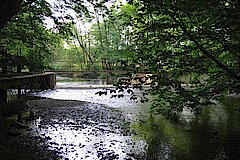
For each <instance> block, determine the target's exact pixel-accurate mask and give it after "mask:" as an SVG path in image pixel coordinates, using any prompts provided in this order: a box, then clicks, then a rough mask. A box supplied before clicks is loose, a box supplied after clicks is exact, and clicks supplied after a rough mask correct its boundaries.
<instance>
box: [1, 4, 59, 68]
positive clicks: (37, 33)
mask: <svg viewBox="0 0 240 160" xmlns="http://www.w3.org/2000/svg"><path fill="white" fill-rule="evenodd" d="M51 15H52V12H51V10H50V6H49V4H48V3H47V2H46V1H34V2H32V1H30V0H25V1H24V3H23V4H22V7H21V9H20V11H19V13H18V14H17V15H15V16H14V17H13V18H12V20H11V21H10V22H9V23H8V24H7V25H6V26H5V28H3V29H2V30H1V34H0V37H1V39H0V43H1V45H3V46H5V47H7V49H8V52H9V53H8V54H10V55H12V56H22V57H24V58H25V61H24V62H21V65H22V66H27V67H28V68H29V70H30V71H40V70H43V69H44V68H45V67H46V66H48V63H49V62H50V59H51V51H50V46H51V45H54V44H55V43H57V42H58V40H59V36H58V35H57V34H56V33H53V32H50V31H49V30H47V28H46V26H45V25H44V19H45V17H46V16H49V17H50V16H51ZM13 63H14V62H13Z"/></svg>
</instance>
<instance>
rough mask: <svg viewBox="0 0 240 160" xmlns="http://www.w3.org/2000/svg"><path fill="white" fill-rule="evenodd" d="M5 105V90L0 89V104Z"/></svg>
mask: <svg viewBox="0 0 240 160" xmlns="http://www.w3.org/2000/svg"><path fill="white" fill-rule="evenodd" d="M1 103H7V90H6V89H0V104H1Z"/></svg>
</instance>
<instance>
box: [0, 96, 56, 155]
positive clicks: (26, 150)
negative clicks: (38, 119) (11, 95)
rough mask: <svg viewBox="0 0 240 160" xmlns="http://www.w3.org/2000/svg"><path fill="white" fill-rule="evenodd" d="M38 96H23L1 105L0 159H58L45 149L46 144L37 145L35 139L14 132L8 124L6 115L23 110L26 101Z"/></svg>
mask: <svg viewBox="0 0 240 160" xmlns="http://www.w3.org/2000/svg"><path fill="white" fill-rule="evenodd" d="M36 99H40V98H39V97H29V96H23V97H22V98H21V99H20V100H16V101H14V102H11V103H9V104H7V105H1V110H0V122H1V123H0V160H33V159H34V160H43V159H58V156H57V155H56V153H54V152H52V151H49V150H47V148H46V146H45V147H43V146H42V147H41V146H38V145H37V141H35V140H32V139H29V136H28V135H26V134H25V135H24V134H21V133H19V134H18V133H17V132H15V133H14V134H13V132H14V131H13V132H12V131H10V130H11V129H13V126H12V125H13V124H14V123H12V124H9V122H8V117H10V116H11V115H17V114H18V113H20V112H21V111H23V110H27V109H29V106H28V105H26V103H27V102H28V101H30V100H36Z"/></svg>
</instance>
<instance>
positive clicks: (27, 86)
mask: <svg viewBox="0 0 240 160" xmlns="http://www.w3.org/2000/svg"><path fill="white" fill-rule="evenodd" d="M55 85H56V76H55V73H53V72H49V73H38V74H23V73H21V74H15V75H2V76H1V77H0V103H5V102H7V99H8V92H7V91H8V90H9V89H15V90H17V94H18V97H20V95H21V93H22V90H30V91H33V90H41V91H43V90H46V89H54V88H55Z"/></svg>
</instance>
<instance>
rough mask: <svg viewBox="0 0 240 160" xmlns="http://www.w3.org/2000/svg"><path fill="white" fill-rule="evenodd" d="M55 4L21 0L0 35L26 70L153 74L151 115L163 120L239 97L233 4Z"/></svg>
mask: <svg viewBox="0 0 240 160" xmlns="http://www.w3.org/2000/svg"><path fill="white" fill-rule="evenodd" d="M58 3H59V4H58V5H55V6H51V5H50V4H48V3H47V2H46V1H45V0H35V1H32V0H25V1H24V2H23V5H22V7H21V10H20V11H19V13H18V14H17V15H16V16H15V17H13V18H12V20H11V21H10V22H9V23H8V24H7V25H6V26H5V28H3V29H2V30H1V34H0V37H1V39H0V44H1V45H2V46H6V47H7V50H8V53H9V54H11V55H15V56H16V55H21V56H23V57H25V59H26V64H25V66H27V67H28V68H29V70H31V71H39V70H43V69H46V68H48V67H51V68H54V69H59V70H95V69H108V70H113V69H120V70H122V69H124V70H129V71H132V72H147V73H152V74H153V75H154V85H153V88H152V89H151V93H152V94H155V95H158V97H157V98H156V99H155V101H154V103H153V107H152V113H163V114H165V115H171V114H172V113H173V112H181V111H182V109H183V108H184V107H190V108H192V109H194V110H195V111H199V110H201V106H202V105H206V104H210V103H213V102H214V101H213V100H219V99H220V98H222V97H224V96H225V95H227V94H232V93H239V88H240V87H239V84H240V83H239V80H240V76H239V70H240V54H239V53H240V52H239V50H240V48H239V46H240V45H239V38H240V37H239V36H240V34H239V33H240V30H239V29H240V28H239V19H240V17H239V12H240V4H239V2H238V1H235V0H214V1H212V0H211V1H202V0H196V1H190V0H179V1H168V0H161V1H151V0H130V1H129V2H128V3H127V4H121V5H117V3H113V4H112V5H111V6H110V7H107V6H106V5H105V4H106V3H105V1H100V2H97V1H88V3H83V2H82V1H77V0H67V1H65V0H62V1H58ZM87 6H92V7H87ZM68 10H72V11H75V14H76V16H73V15H71V14H69V12H68ZM55 12H57V13H58V14H55ZM59 13H61V14H60V15H61V16H59ZM46 18H48V19H52V21H53V22H54V27H53V28H52V29H48V28H47V27H46V24H45V21H44V20H45V19H46ZM89 24H91V25H90V27H89V29H86V26H87V25H89ZM66 43H67V44H68V45H67V47H64V44H66ZM21 64H22V65H24V64H23V62H22V63H21ZM152 78H153V77H152Z"/></svg>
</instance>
